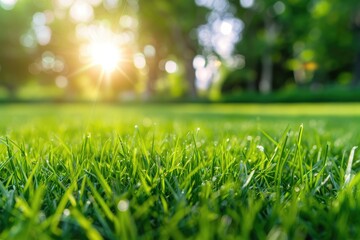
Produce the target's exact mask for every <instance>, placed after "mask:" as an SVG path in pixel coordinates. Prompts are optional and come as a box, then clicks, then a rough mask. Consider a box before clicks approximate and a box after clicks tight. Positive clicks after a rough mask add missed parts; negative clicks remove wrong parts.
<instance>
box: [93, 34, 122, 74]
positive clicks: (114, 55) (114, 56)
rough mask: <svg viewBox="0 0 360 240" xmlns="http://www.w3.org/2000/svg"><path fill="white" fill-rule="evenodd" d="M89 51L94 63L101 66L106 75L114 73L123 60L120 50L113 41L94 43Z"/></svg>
mask: <svg viewBox="0 0 360 240" xmlns="http://www.w3.org/2000/svg"><path fill="white" fill-rule="evenodd" d="M88 50H89V53H90V57H91V61H92V63H93V64H94V65H99V66H101V68H102V69H103V70H104V72H106V73H111V72H113V71H114V70H115V69H116V68H117V66H118V64H119V62H120V60H121V52H120V49H119V47H118V46H117V45H116V44H115V42H113V41H94V42H92V43H90V45H89V49H88Z"/></svg>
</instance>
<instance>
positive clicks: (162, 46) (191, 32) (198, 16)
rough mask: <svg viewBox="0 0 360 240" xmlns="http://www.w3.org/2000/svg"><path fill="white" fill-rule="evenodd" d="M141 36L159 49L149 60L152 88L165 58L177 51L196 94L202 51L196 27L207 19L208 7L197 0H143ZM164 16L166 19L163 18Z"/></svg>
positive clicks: (140, 2)
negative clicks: (196, 67)
mask: <svg viewBox="0 0 360 240" xmlns="http://www.w3.org/2000/svg"><path fill="white" fill-rule="evenodd" d="M139 6H140V8H139V13H138V16H139V20H140V29H139V39H140V42H141V44H142V45H147V44H150V45H152V46H153V47H154V48H155V50H156V55H155V56H151V57H152V59H149V57H148V60H149V61H150V62H149V64H150V66H149V68H150V69H149V79H148V85H150V86H149V87H148V89H150V91H152V90H153V87H152V86H153V85H154V82H155V81H156V78H157V77H158V76H159V69H158V65H159V62H160V61H161V59H162V58H166V57H167V56H171V55H174V56H176V57H177V59H181V60H182V63H183V64H184V68H185V78H186V80H187V84H188V94H189V96H190V97H195V96H196V87H195V70H194V68H193V64H192V62H193V59H194V57H195V56H196V55H197V53H198V52H199V47H200V46H199V45H198V41H197V36H196V31H195V29H196V27H197V26H199V25H200V24H202V23H205V22H206V13H207V12H208V10H207V9H205V8H201V7H199V6H197V5H196V4H195V1H182V0H176V1H147V0H139ZM159 19H162V20H159Z"/></svg>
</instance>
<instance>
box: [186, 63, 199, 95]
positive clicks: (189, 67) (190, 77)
mask: <svg viewBox="0 0 360 240" xmlns="http://www.w3.org/2000/svg"><path fill="white" fill-rule="evenodd" d="M185 61H186V63H185V71H186V80H187V81H188V86H189V91H188V95H189V97H190V98H192V99H195V98H196V97H197V92H196V85H195V81H196V74H195V69H194V66H193V58H190V59H186V60H185Z"/></svg>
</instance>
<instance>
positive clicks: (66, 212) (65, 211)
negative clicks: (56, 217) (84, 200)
mask: <svg viewBox="0 0 360 240" xmlns="http://www.w3.org/2000/svg"><path fill="white" fill-rule="evenodd" d="M63 214H64V216H65V217H68V216H70V210H69V209H67V208H65V209H64V212H63Z"/></svg>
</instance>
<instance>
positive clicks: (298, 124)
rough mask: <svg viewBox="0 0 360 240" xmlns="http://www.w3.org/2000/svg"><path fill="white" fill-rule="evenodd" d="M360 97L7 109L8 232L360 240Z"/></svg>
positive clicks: (4, 231) (0, 150)
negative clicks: (350, 100) (322, 101)
mask: <svg viewBox="0 0 360 240" xmlns="http://www.w3.org/2000/svg"><path fill="white" fill-rule="evenodd" d="M359 120H360V105H358V104H351V105H145V106H139V105H129V106H110V105H107V106H104V105H94V106H87V105H75V106H72V105H29V106H26V105H0V239H94V240H95V239H158V238H161V239H182V238H193V239H256V238H258V239H289V238H290V239H340V238H342V239H358V238H359V237H360V228H359V226H360V191H359V190H360V189H359V184H360V174H359V173H358V172H359V170H360V160H359V154H358V152H357V151H356V149H355V146H357V145H358V144H359V140H360V127H359V122H360V121H359Z"/></svg>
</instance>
